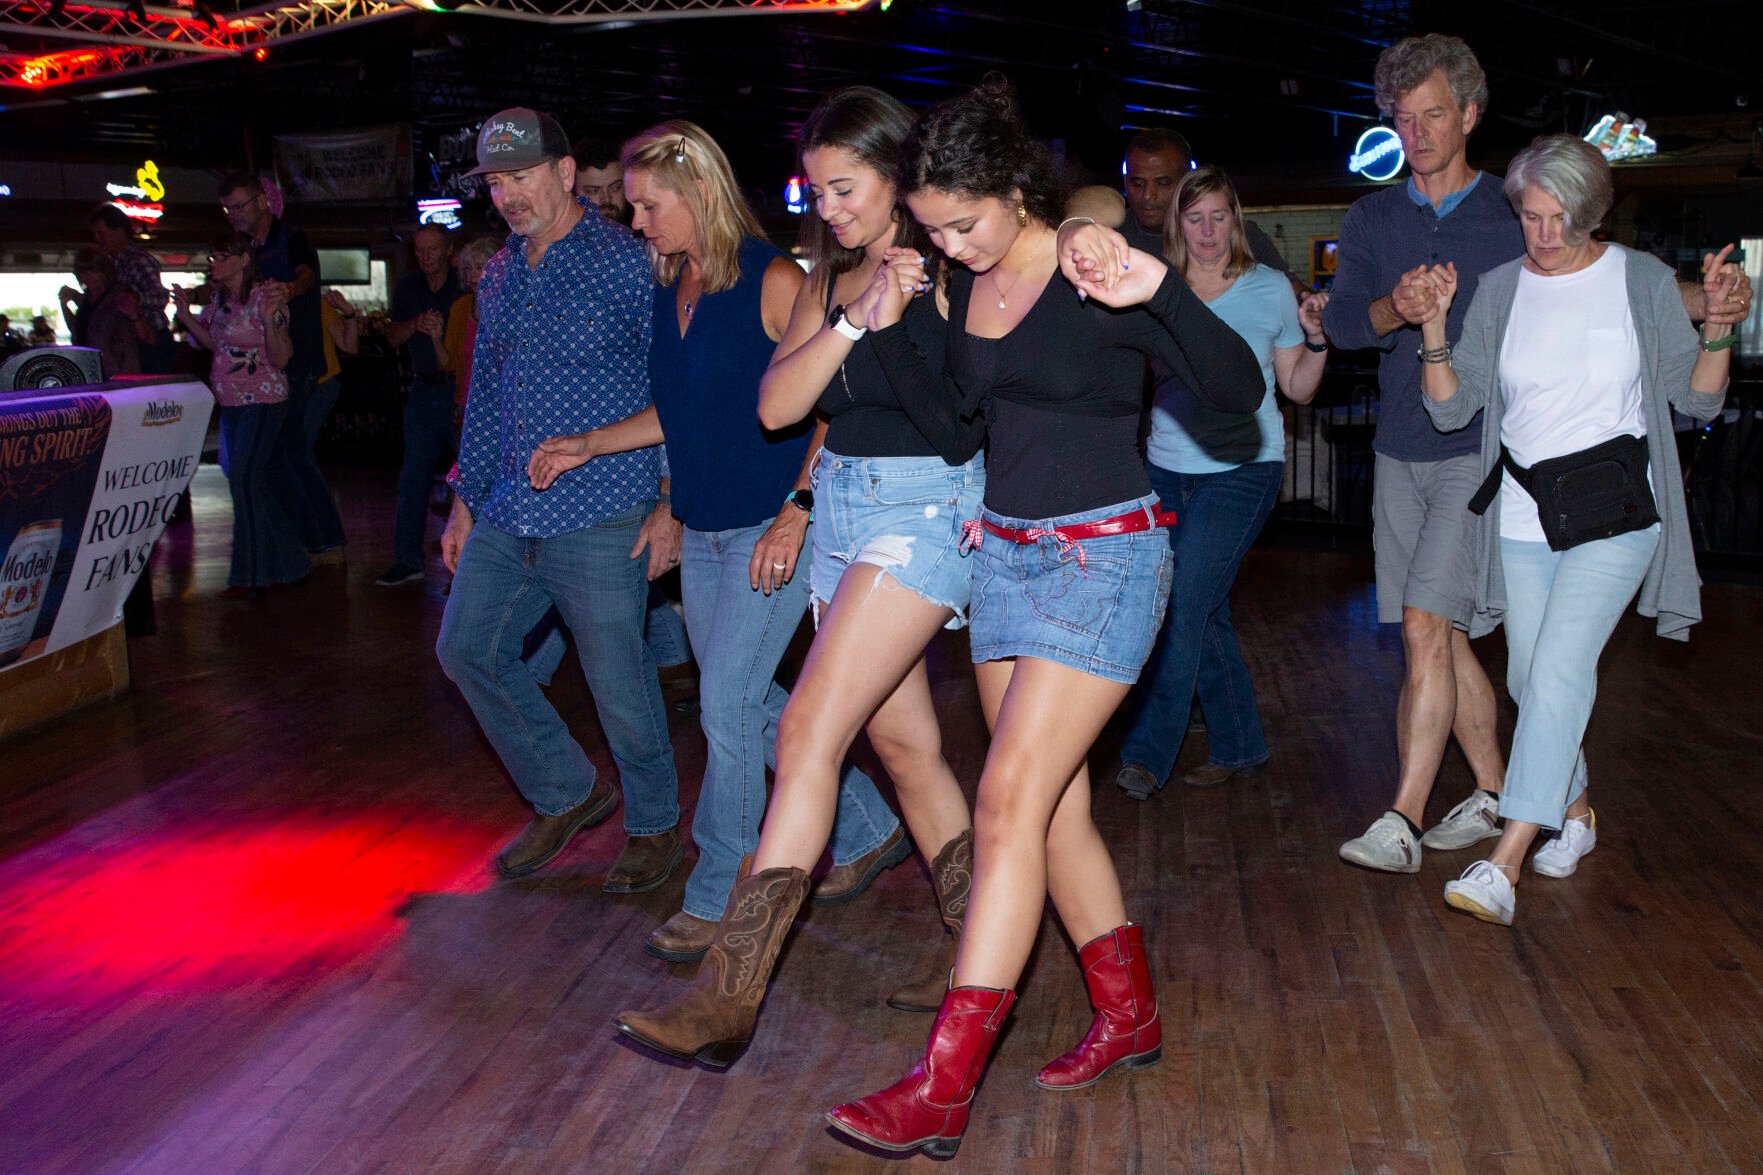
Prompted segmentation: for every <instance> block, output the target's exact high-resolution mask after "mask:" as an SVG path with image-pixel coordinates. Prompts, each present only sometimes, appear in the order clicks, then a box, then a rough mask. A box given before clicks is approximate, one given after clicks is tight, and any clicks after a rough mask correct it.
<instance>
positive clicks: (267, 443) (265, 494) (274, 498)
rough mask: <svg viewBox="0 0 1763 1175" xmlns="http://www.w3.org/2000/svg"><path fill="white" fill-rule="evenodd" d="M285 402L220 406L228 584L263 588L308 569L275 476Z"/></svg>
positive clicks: (297, 577) (301, 573)
mask: <svg viewBox="0 0 1763 1175" xmlns="http://www.w3.org/2000/svg"><path fill="white" fill-rule="evenodd" d="M287 420H288V405H287V403H286V402H285V401H284V402H283V403H280V404H246V405H242V406H240V407H237V408H222V409H221V410H220V438H221V442H222V444H223V445H224V447H225V449H226V453H227V456H228V461H227V465H226V475H227V488H228V489H230V490H231V491H232V495H233V558H232V567H231V569H230V570H229V571H228V572H227V583H228V584H229V585H231V586H233V587H267V586H268V585H270V584H272V583H287V582H289V581H291V580H296V579H299V578H300V577H301V576H303V575H305V574H306V573H307V571H309V570H311V566H310V565H309V564H308V563H307V561H306V552H305V551H304V550H303V549H302V547H301V545H300V536H299V534H298V533H297V532H296V531H295V529H294V520H293V519H292V518H291V517H290V516H289V512H288V506H287V503H286V502H285V501H284V500H283V497H282V495H281V493H280V492H279V490H280V488H281V487H280V485H279V484H278V479H277V477H276V461H277V458H278V456H279V449H280V445H281V436H282V430H283V428H284V427H285V426H286V424H287Z"/></svg>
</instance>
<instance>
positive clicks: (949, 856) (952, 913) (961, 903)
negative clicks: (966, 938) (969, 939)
mask: <svg viewBox="0 0 1763 1175" xmlns="http://www.w3.org/2000/svg"><path fill="white" fill-rule="evenodd" d="M930 885H931V889H932V890H933V891H935V893H936V895H937V909H938V911H939V912H941V914H942V916H943V925H944V926H947V927H948V928H949V939H948V941H947V942H945V943H944V944H943V949H942V950H941V951H939V952H938V953H937V963H936V965H935V966H933V967H932V968H931V969H930V973H929V974H927V975H926V976H925V977H924V978H923V979H920V980H919V981H918V982H917V983H911V984H908V985H906V986H905V987H902V988H900V989H899V990H898V991H896V992H894V994H892V995H890V996H889V997H888V1001H887V1002H888V1007H890V1008H898V1009H899V1010H900V1011H902V1012H935V1011H937V1010H938V1009H939V1008H941V1007H942V1006H943V997H944V996H945V995H947V994H948V992H949V972H950V971H951V970H952V969H953V968H954V966H955V948H956V947H958V946H959V945H960V944H961V920H962V918H963V917H964V916H965V915H966V914H967V891H968V890H970V889H972V888H973V829H971V828H969V829H967V830H966V831H965V832H963V833H962V834H961V835H960V836H957V837H955V838H954V839H953V840H951V841H950V842H949V843H948V844H946V845H944V846H943V851H942V852H940V853H938V854H937V859H936V860H934V861H932V862H931V863H930Z"/></svg>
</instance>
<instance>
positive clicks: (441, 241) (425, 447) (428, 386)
mask: <svg viewBox="0 0 1763 1175" xmlns="http://www.w3.org/2000/svg"><path fill="white" fill-rule="evenodd" d="M410 247H411V251H412V252H413V253H414V254H415V255H416V271H415V272H414V273H407V274H405V275H404V276H403V277H401V278H399V279H398V285H397V287H396V288H395V289H394V290H393V291H392V325H391V326H389V327H387V328H386V338H387V339H389V340H390V341H391V343H392V345H393V346H394V347H408V348H409V355H410V371H411V377H410V400H409V402H408V403H407V404H406V405H405V406H404V463H403V465H402V466H401V467H400V469H399V471H398V515H397V525H396V530H395V532H394V535H393V545H392V566H391V567H389V568H388V569H387V570H386V573H385V574H384V575H382V576H380V577H379V578H378V579H377V580H375V581H374V582H375V583H377V584H379V585H380V586H381V587H396V586H397V585H399V584H403V583H413V582H415V581H417V580H420V579H422V577H423V571H422V565H423V537H424V532H425V530H426V528H427V526H428V500H429V490H430V488H431V487H432V486H433V485H434V480H435V466H436V464H437V463H438V462H439V461H440V459H441V454H442V452H443V451H445V449H446V447H447V444H448V441H449V440H450V439H451V437H452V435H453V376H452V373H451V372H449V371H447V370H445V368H444V355H445V351H444V349H443V348H442V347H441V337H442V334H443V333H444V332H445V330H446V327H447V311H448V310H449V309H450V308H451V307H452V305H453V303H454V301H455V300H456V299H457V298H458V297H459V278H458V277H457V275H455V273H454V272H453V247H452V242H451V241H450V240H448V239H447V234H446V232H445V231H444V230H442V229H439V228H436V227H435V226H434V225H425V226H424V227H422V228H420V229H418V230H417V231H416V235H415V236H414V237H412V238H411V241H410Z"/></svg>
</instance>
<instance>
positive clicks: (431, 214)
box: [416, 199, 465, 229]
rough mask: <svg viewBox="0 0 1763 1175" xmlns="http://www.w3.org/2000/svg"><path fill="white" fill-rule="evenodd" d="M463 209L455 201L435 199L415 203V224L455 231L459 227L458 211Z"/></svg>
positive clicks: (461, 205)
mask: <svg viewBox="0 0 1763 1175" xmlns="http://www.w3.org/2000/svg"><path fill="white" fill-rule="evenodd" d="M463 207H465V206H464V205H463V204H461V203H460V202H459V201H457V200H448V199H437V200H418V201H417V202H416V223H417V224H432V225H438V226H439V227H441V228H444V229H456V228H458V227H459V225H460V223H461V222H460V219H459V210H460V209H461V208H463Z"/></svg>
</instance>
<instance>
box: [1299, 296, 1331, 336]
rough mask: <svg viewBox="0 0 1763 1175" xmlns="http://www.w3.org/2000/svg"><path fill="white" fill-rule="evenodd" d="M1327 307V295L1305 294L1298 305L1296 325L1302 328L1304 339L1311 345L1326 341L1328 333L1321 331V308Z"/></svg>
mask: <svg viewBox="0 0 1763 1175" xmlns="http://www.w3.org/2000/svg"><path fill="white" fill-rule="evenodd" d="M1327 305H1328V295H1327V294H1326V293H1320V294H1305V295H1304V297H1303V299H1302V300H1301V301H1300V302H1299V303H1298V325H1299V326H1301V327H1303V328H1304V338H1305V339H1307V340H1308V341H1310V342H1312V343H1318V344H1320V343H1324V342H1327V341H1328V332H1326V331H1324V330H1323V329H1322V308H1323V307H1324V306H1327Z"/></svg>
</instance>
